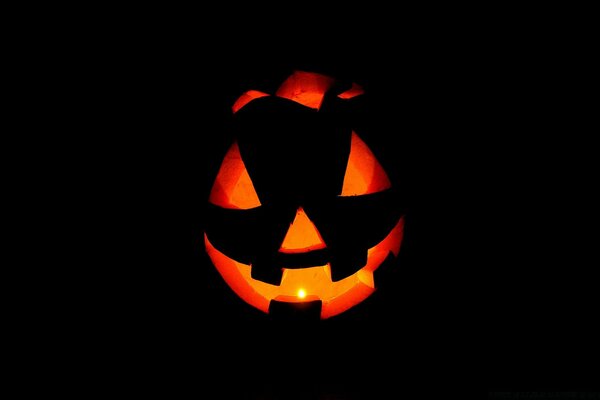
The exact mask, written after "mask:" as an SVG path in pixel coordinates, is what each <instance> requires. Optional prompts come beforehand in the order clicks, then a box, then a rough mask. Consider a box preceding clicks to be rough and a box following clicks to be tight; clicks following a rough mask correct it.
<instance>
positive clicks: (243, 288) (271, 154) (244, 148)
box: [204, 71, 404, 319]
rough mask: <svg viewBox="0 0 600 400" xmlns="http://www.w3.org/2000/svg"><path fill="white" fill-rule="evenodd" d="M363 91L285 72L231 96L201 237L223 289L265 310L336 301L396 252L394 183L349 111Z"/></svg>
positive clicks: (359, 293)
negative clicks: (272, 84) (227, 141)
mask: <svg viewBox="0 0 600 400" xmlns="http://www.w3.org/2000/svg"><path fill="white" fill-rule="evenodd" d="M363 96H364V89H363V87H362V86H360V85H358V84H356V83H345V82H341V81H339V80H337V79H335V78H333V77H330V76H328V75H323V74H320V73H316V72H306V71H294V72H293V73H292V74H291V75H289V76H288V77H287V79H285V80H284V81H283V83H281V84H280V85H279V86H278V88H277V89H276V90H275V91H274V92H273V93H267V92H263V91H259V90H254V89H251V90H248V91H246V92H245V93H243V94H242V95H241V96H240V97H239V98H238V99H237V101H235V103H234V104H233V105H232V112H233V114H232V121H233V123H232V125H231V126H232V129H233V134H232V137H233V138H234V140H233V142H232V143H231V145H230V147H229V149H228V150H227V151H226V153H225V154H224V158H223V160H222V162H221V164H220V167H219V168H218V169H215V170H216V171H218V172H217V173H216V177H215V180H214V184H213V185H212V189H211V190H210V195H209V199H208V204H207V207H208V211H209V212H208V218H207V223H206V229H205V232H204V245H205V248H206V251H207V253H208V256H209V258H210V259H211V261H212V263H213V264H214V266H215V267H216V269H217V270H218V272H219V274H220V275H221V276H222V278H223V279H224V280H225V282H226V283H227V285H228V286H229V287H230V288H231V289H232V290H233V292H235V293H236V294H237V295H238V296H239V297H240V298H241V299H243V300H244V301H245V302H246V303H248V304H250V305H251V306H253V307H255V308H257V309H259V310H261V311H263V312H264V313H266V314H275V313H285V311H286V310H302V309H304V310H312V311H310V312H311V313H313V315H315V316H318V318H320V319H327V318H330V317H333V316H335V315H338V314H340V313H342V312H345V311H347V310H349V309H350V308H353V307H354V306H356V305H358V304H359V303H361V302H363V301H364V300H365V299H367V298H368V297H369V296H371V295H372V294H373V293H374V292H375V290H376V288H377V287H378V285H377V284H376V283H377V279H376V278H377V272H378V270H379V269H380V267H382V265H383V264H385V263H392V262H393V261H394V260H395V259H396V257H397V256H398V253H399V251H400V246H401V241H402V235H403V225H404V215H403V213H402V211H401V210H400V209H399V208H398V207H396V200H397V191H394V185H393V184H392V181H391V180H390V178H389V176H388V173H387V172H386V169H385V167H384V166H383V165H382V164H381V162H380V161H379V159H378V156H377V155H376V154H375V153H374V152H373V151H372V149H371V147H370V146H369V143H367V142H366V141H365V140H364V139H363V136H362V135H361V127H360V126H354V122H353V120H354V119H353V115H354V110H356V109H357V107H360V99H361V97H363ZM357 125H361V124H357ZM363 125H364V124H363ZM307 312H309V311H307Z"/></svg>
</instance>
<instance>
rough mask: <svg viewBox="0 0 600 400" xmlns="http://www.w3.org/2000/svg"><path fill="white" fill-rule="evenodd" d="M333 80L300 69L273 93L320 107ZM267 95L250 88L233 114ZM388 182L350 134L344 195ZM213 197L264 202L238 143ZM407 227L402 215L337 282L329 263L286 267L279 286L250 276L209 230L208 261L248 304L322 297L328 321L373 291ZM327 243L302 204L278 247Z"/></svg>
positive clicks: (226, 203) (237, 204)
mask: <svg viewBox="0 0 600 400" xmlns="http://www.w3.org/2000/svg"><path fill="white" fill-rule="evenodd" d="M334 82H335V81H334V80H333V79H332V78H330V77H327V76H324V75H320V74H315V73H310V72H303V71H296V72H294V73H293V74H292V75H290V77H288V79H286V81H284V82H283V83H282V84H281V86H280V87H279V89H278V90H277V92H276V93H275V95H276V96H278V97H282V98H287V99H290V100H293V101H296V102H298V103H300V104H302V105H304V106H306V107H310V108H314V109H317V110H318V109H319V108H320V107H321V104H322V101H323V98H324V95H325V93H326V92H327V90H329V89H330V88H331V87H332V86H333V84H334ZM361 94H363V89H362V87H360V86H359V85H357V84H352V87H351V88H350V89H348V90H347V91H345V92H343V93H341V94H339V95H338V97H339V98H341V99H350V98H353V97H355V96H358V95H361ZM264 96H269V95H268V94H266V93H263V92H260V91H256V90H250V91H248V92H246V93H244V94H243V95H242V96H240V98H238V100H237V101H236V102H235V104H234V105H233V106H232V110H233V112H234V113H235V112H237V111H239V110H240V109H241V108H242V107H244V106H245V105H246V104H248V103H249V102H251V101H252V100H254V99H257V98H260V97H264ZM390 186H391V184H390V181H389V179H388V177H387V174H386V173H385V171H384V170H383V168H382V167H381V165H380V164H379V162H378V161H377V159H376V158H375V156H374V155H373V153H372V152H371V150H370V149H369V148H368V146H367V145H366V144H365V143H364V142H363V141H362V140H361V139H360V138H359V137H358V135H357V134H356V133H355V132H352V137H351V150H350V155H349V157H348V164H347V168H346V172H345V175H344V181H343V186H342V192H341V193H340V196H357V195H364V194H369V193H375V192H379V191H383V190H386V189H388V188H389V187H390ZM209 201H210V202H211V203H213V204H216V205H218V206H221V207H224V208H235V209H249V208H254V207H258V206H260V205H261V203H260V200H259V199H258V195H257V194H256V191H255V189H254V186H253V184H252V180H251V179H250V176H249V175H248V172H247V170H246V167H245V165H244V162H243V160H242V158H241V155H240V152H239V147H238V146H237V143H234V144H233V145H232V146H231V148H230V149H229V151H228V153H227V155H226V156H225V159H224V160H223V163H222V164H221V168H220V170H219V173H218V174H217V177H216V179H215V183H214V185H213V188H212V190H211V194H210V198H209ZM403 226H404V219H403V218H400V219H399V220H398V222H397V223H396V225H395V226H394V228H393V229H392V230H391V231H390V232H389V233H388V235H387V236H386V237H385V238H384V239H383V240H382V241H381V242H379V243H378V244H377V245H375V246H374V247H372V248H370V249H368V251H367V263H366V265H365V266H363V267H362V268H361V269H360V270H358V271H357V272H356V273H354V274H352V275H350V276H348V277H346V278H344V279H342V280H339V281H337V282H333V281H332V280H331V269H330V268H331V267H330V265H329V263H327V264H326V265H322V266H314V267H309V268H303V269H287V268H283V275H282V279H281V283H280V285H271V284H269V283H266V282H262V281H258V280H255V279H253V278H252V277H251V275H250V271H251V268H252V267H251V265H246V264H243V263H240V262H237V261H235V260H233V259H231V258H230V257H228V256H226V255H225V254H223V253H222V252H220V251H219V250H217V249H216V248H215V247H214V246H213V245H212V243H211V242H210V240H209V239H208V235H207V234H206V233H205V234H204V243H205V248H206V251H207V253H208V255H209V257H210V259H211V260H212V262H213V264H214V265H215V267H216V268H217V270H218V271H219V273H220V274H221V276H222V277H223V279H224V280H225V281H226V283H227V284H228V285H229V287H230V288H231V289H232V290H233V291H234V292H235V293H236V294H237V295H238V296H239V297H240V298H242V299H243V300H244V301H246V302H247V303H248V304H250V305H252V306H254V307H256V308H258V309H260V310H262V311H263V312H265V313H268V311H269V304H270V302H271V300H276V301H281V302H290V303H298V302H309V301H315V300H320V301H321V302H322V308H321V319H326V318H329V317H332V316H334V315H337V314H340V313H342V312H344V311H346V310H348V309H349V308H352V307H353V306H355V305H356V304H358V303H360V302H362V301H363V300H364V299H366V298H367V297H369V296H370V295H371V294H372V293H373V292H374V291H375V282H374V278H373V272H375V271H376V270H377V269H378V268H379V266H380V265H381V264H382V263H383V262H384V261H385V259H386V258H387V257H388V255H389V254H390V253H392V254H394V255H395V256H397V255H398V253H399V251H400V245H401V242H402V235H403ZM325 247H327V246H326V243H325V242H324V241H323V239H322V237H321V235H320V233H319V231H318V229H317V228H316V226H315V225H314V223H313V222H312V221H311V220H310V218H309V217H308V216H307V215H306V213H305V212H304V210H303V209H302V207H300V208H299V209H298V210H297V212H296V216H295V219H294V221H293V222H292V223H291V224H290V229H289V230H288V232H287V233H286V236H285V237H284V239H283V241H282V244H281V246H280V249H279V251H280V252H282V253H303V252H308V251H313V250H318V249H322V248H325Z"/></svg>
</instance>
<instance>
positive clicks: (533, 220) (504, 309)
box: [66, 17, 596, 399]
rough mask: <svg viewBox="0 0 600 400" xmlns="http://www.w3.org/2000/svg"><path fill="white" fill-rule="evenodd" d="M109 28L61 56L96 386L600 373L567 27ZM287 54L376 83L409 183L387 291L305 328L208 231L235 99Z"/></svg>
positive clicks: (402, 387) (79, 311) (572, 384)
mask: <svg viewBox="0 0 600 400" xmlns="http://www.w3.org/2000/svg"><path fill="white" fill-rule="evenodd" d="M438 18H439V17H438ZM158 21H160V20H158ZM338 22H340V23H341V21H338ZM413 22H414V21H413ZM258 25H260V24H258ZM342 25H343V24H342ZM100 26H101V27H102V29H100V30H99V31H98V32H96V33H95V34H93V35H91V36H86V37H85V39H83V40H79V41H77V45H76V46H74V47H75V48H77V49H80V52H79V53H77V52H76V54H78V55H79V57H75V58H76V61H77V62H76V64H75V66H73V64H71V69H69V71H71V72H72V74H71V75H70V76H69V79H72V78H73V77H76V78H75V79H74V81H75V83H74V84H73V86H74V87H73V91H72V97H73V100H74V101H73V103H74V104H75V105H74V106H73V110H74V114H76V115H77V118H75V123H74V125H75V127H76V128H78V130H79V131H80V132H82V136H84V137H83V138H81V137H80V139H78V140H76V141H75V143H77V144H79V145H78V146H77V147H76V148H75V150H74V153H76V154H71V155H74V156H75V159H76V160H77V163H74V165H79V166H81V165H85V166H86V167H87V166H89V167H90V168H89V169H87V168H86V169H81V170H78V171H76V175H77V180H78V182H79V183H81V186H78V187H81V188H82V189H81V190H82V191H83V195H84V198H85V199H90V200H91V202H90V203H89V204H88V203H83V204H84V206H83V207H82V208H83V210H82V212H81V213H79V215H81V216H82V219H83V221H84V222H85V223H84V226H85V227H86V229H85V232H88V231H89V230H90V229H89V228H90V226H91V227H92V229H91V231H92V232H91V233H90V234H89V235H87V234H85V235H84V234H82V236H83V242H84V243H85V245H84V246H82V247H81V248H82V249H83V250H84V251H82V253H83V254H82V256H81V257H80V258H79V261H80V265H82V266H84V270H83V271H82V270H81V269H78V272H77V273H76V274H75V275H74V277H73V276H71V277H70V280H73V281H74V283H71V281H69V284H68V287H69V289H71V290H73V292H74V293H75V294H74V295H73V296H68V300H67V303H68V304H69V306H68V308H67V309H68V310H69V311H72V313H67V319H68V321H69V323H70V324H73V325H74V326H75V327H76V328H73V329H69V330H68V332H69V333H68V334H67V335H66V336H67V339H68V341H69V342H70V343H72V344H74V345H73V347H74V348H75V351H74V357H73V362H72V363H73V366H74V367H75V368H74V369H75V370H77V373H75V374H74V375H75V376H77V380H79V381H83V382H86V383H87V384H86V387H87V388H88V390H89V388H94V389H97V390H108V391H112V390H116V389H114V388H116V387H121V388H122V387H124V388H125V389H124V390H128V391H131V392H133V393H136V392H137V393H139V392H148V393H152V392H158V391H160V392H162V393H165V394H167V395H169V394H170V395H174V394H175V393H177V392H179V391H181V390H185V391H186V392H191V393H193V394H196V395H199V396H201V397H202V396H207V394H208V393H209V392H213V391H217V392H220V393H222V395H223V396H224V397H225V398H244V397H243V396H247V397H250V396H253V395H255V394H256V395H262V396H263V398H269V397H268V396H271V398H294V396H296V397H297V398H307V397H308V398H310V396H311V395H312V396H313V397H316V398H318V397H319V396H321V397H323V396H325V395H331V396H337V398H368V399H371V398H374V399H377V398H383V397H384V396H385V397H386V398H387V397H391V398H401V397H403V396H408V397H412V396H415V395H419V396H423V395H425V396H426V397H428V396H429V395H432V396H434V397H435V396H437V397H440V396H442V395H446V394H448V393H452V394H453V393H462V395H465V394H477V395H479V394H482V395H483V394H484V393H485V392H486V391H487V390H499V391H505V390H508V391H510V390H533V389H535V390H540V389H541V390H559V389H560V390H587V389H588V388H589V386H590V385H591V384H593V383H594V381H593V376H594V375H593V373H594V369H592V368H590V367H589V366H588V364H586V360H590V361H591V360H593V355H594V349H593V348H592V346H593V343H594V340H593V338H594V332H596V328H594V323H593V322H594V317H593V316H594V311H595V310H594V307H593V306H592V304H594V303H593V298H594V293H595V289H594V284H593V282H594V281H593V280H592V279H591V274H590V272H591V268H592V267H593V265H592V264H591V263H590V262H589V261H587V260H588V258H587V253H586V252H584V251H583V250H584V249H585V248H587V245H588V244H589V243H590V239H588V238H587V236H586V235H585V234H583V233H582V232H583V231H582V228H584V227H585V226H586V220H587V218H588V217H589V216H588V215H587V214H585V213H583V212H582V209H583V206H585V205H587V203H586V202H587V201H589V200H587V198H588V196H587V194H588V193H587V192H586V191H587V190H588V189H586V187H587V186H586V182H587V180H586V179H587V177H588V175H586V171H588V165H589V164H588V163H589V162H590V158H589V154H586V152H584V154H583V155H581V156H577V157H575V156H574V153H575V152H577V153H579V151H580V150H581V149H580V145H579V142H577V140H573V136H572V133H571V132H572V130H573V128H572V126H573V118H572V116H573V111H572V110H571V109H570V108H569V104H565V103H564V99H565V96H566V95H567V94H568V93H569V91H568V86H569V82H570V80H569V79H567V78H565V76H564V75H563V74H562V72H561V71H562V69H561V65H564V63H565V62H566V61H565V60H568V59H569V57H570V56H572V57H576V56H577V50H572V49H570V48H569V47H568V46H565V44H564V43H562V42H561V38H560V35H548V36H546V35H540V34H539V32H538V30H536V29H532V30H531V31H530V30H528V29H524V28H522V27H521V28H519V30H514V27H513V29H508V28H506V27H502V25H498V26H496V25H494V28H498V29H489V27H487V28H486V26H485V21H482V23H481V24H473V25H463V26H459V25H456V24H453V23H451V22H449V21H447V20H444V19H443V18H439V19H436V20H435V21H433V20H428V19H427V18H422V19H419V23H416V22H414V23H412V24H407V25H402V24H388V25H386V29H384V30H381V31H380V30H374V31H370V33H369V34H367V33H366V32H365V29H364V27H363V29H358V30H356V29H355V30H354V32H353V34H351V33H349V32H348V31H347V30H343V29H340V30H337V29H331V27H330V29H329V30H327V31H326V32H325V31H324V32H322V33H321V32H319V31H318V30H314V32H312V34H308V33H307V34H304V32H303V31H302V32H298V33H300V34H297V35H291V36H292V37H288V35H286V34H285V33H284V32H288V31H287V30H285V29H283V28H282V27H279V26H275V25H273V24H266V25H262V26H261V28H260V29H259V28H258V27H257V26H256V25H252V24H241V25H237V28H236V29H232V28H230V27H229V25H221V26H220V27H218V28H210V29H209V28H207V27H206V26H205V25H202V26H200V24H192V23H188V22H187V21H186V23H182V24H178V23H177V20H176V19H175V20H169V21H167V22H164V23H159V22H155V23H148V22H146V23H144V24H140V25H138V24H131V25H128V24H127V23H126V24H124V26H125V27H127V26H129V27H130V29H128V28H123V27H121V28H120V29H119V30H118V34H115V31H114V30H111V28H110V27H107V26H102V25H100ZM525 26H526V25H525ZM69 48H70V47H69ZM292 69H313V70H317V71H321V72H324V73H330V74H332V75H335V76H345V77H348V78H350V79H352V80H354V81H356V82H359V83H361V84H363V86H364V87H365V88H367V89H371V90H373V92H374V93H377V95H378V96H379V99H381V100H382V101H381V104H382V107H383V108H381V109H379V110H378V112H380V113H381V118H382V119H381V120H382V121H385V124H384V123H382V125H385V126H387V127H388V128H389V129H388V132H389V134H390V136H394V140H397V141H398V165H397V166H395V167H397V168H403V169H406V179H407V181H406V182H405V183H404V184H406V187H407V193H408V196H409V208H408V211H407V226H406V236H405V241H404V243H403V247H402V251H401V257H400V260H399V265H398V271H397V273H396V274H395V275H394V278H395V280H394V281H392V282H388V283H387V284H388V285H389V286H388V288H389V290H386V291H382V293H381V294H380V295H379V294H378V295H377V296H374V299H372V300H369V301H368V302H366V304H364V305H361V307H357V310H356V311H354V310H353V311H352V312H350V313H348V314H347V315H344V316H341V317H340V318H339V319H335V320H331V321H326V322H323V323H316V324H309V325H306V326H296V325H295V324H277V323H273V322H272V321H270V320H269V319H268V318H265V316H264V315H262V314H260V313H257V312H256V311H254V310H252V309H250V308H249V307H248V306H246V304H245V303H243V302H241V300H239V299H238V298H237V297H236V296H234V295H233V294H232V292H230V290H229V289H228V288H227V287H226V286H225V285H224V283H223V282H222V281H221V280H220V277H219V276H218V274H217V273H216V271H215V270H214V269H213V268H212V266H211V265H210V263H209V262H208V259H207V258H206V256H205V255H204V253H203V248H202V242H201V235H202V223H203V218H204V216H203V204H204V202H205V199H206V198H207V195H208V190H209V188H210V185H211V184H212V179H213V177H214V173H215V172H216V170H215V168H217V167H218V162H220V159H221V157H222V154H223V151H224V150H225V149H226V146H227V144H228V143H227V142H226V139H225V138H224V136H223V135H222V134H221V130H222V129H223V124H224V123H223V121H224V120H225V119H226V118H227V115H228V113H229V107H230V105H231V103H232V101H233V100H235V98H237V96H238V95H239V94H240V93H241V92H242V91H244V90H247V89H251V88H252V87H250V86H251V85H252V84H254V83H255V82H257V81H261V80H265V79H270V77H271V76H273V75H282V74H283V75H285V73H286V72H288V71H290V70H292ZM569 76H570V75H569ZM557 77H558V78H557ZM561 78H562V79H561ZM71 123H72V124H73V122H71ZM396 137H397V139H396ZM74 168H75V167H74ZM79 195H81V192H80V193H79ZM80 240H81V238H80ZM73 298H76V299H79V301H73ZM289 343H292V345H289ZM299 382H302V383H299ZM122 385H123V386H122ZM234 394H236V395H237V396H238V397H235V396H233V395H234ZM288 394H289V395H288ZM384 394H385V395H384ZM228 395H231V396H233V397H229V396H228ZM277 396H279V397H277ZM209 397H215V396H214V395H210V396H209ZM334 398H335V397H334Z"/></svg>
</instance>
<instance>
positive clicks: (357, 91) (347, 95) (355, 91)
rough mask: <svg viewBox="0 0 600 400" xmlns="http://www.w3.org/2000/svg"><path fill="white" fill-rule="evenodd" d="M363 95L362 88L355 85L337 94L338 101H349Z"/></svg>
mask: <svg viewBox="0 0 600 400" xmlns="http://www.w3.org/2000/svg"><path fill="white" fill-rule="evenodd" d="M363 93H364V90H363V88H362V87H361V86H360V85H357V84H356V83H353V84H352V87H351V88H350V89H348V90H346V91H345V92H344V93H340V94H338V97H339V98H340V99H345V100H347V99H351V98H353V97H356V96H358V95H361V94H363Z"/></svg>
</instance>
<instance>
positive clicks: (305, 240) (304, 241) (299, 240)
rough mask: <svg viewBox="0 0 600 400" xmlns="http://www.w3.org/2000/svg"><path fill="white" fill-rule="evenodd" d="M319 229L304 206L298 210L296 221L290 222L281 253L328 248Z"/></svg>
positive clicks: (280, 248)
mask: <svg viewBox="0 0 600 400" xmlns="http://www.w3.org/2000/svg"><path fill="white" fill-rule="evenodd" d="M326 247H327V245H326V244H325V242H324V241H323V238H322V237H321V234H320V233H319V230H318V229H317V227H316V226H315V224H314V223H313V222H312V221H311V220H310V218H309V217H308V215H306V212H304V209H302V207H299V208H298V210H296V216H295V218H294V221H292V223H291V224H290V228H289V229H288V231H287V233H286V234H285V237H284V238H283V242H282V243H281V246H280V247H279V251H280V252H281V253H305V252H308V251H312V250H320V249H324V248H326Z"/></svg>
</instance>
